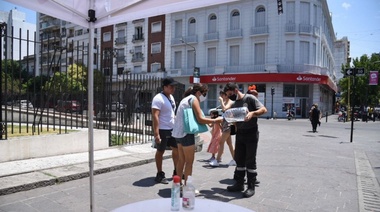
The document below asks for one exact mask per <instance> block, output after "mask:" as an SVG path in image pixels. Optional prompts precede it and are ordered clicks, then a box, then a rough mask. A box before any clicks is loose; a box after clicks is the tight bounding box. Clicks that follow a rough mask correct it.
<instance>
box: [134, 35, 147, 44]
mask: <svg viewBox="0 0 380 212" xmlns="http://www.w3.org/2000/svg"><path fill="white" fill-rule="evenodd" d="M142 41H144V34H139V35H133V38H132V43H136V42H142Z"/></svg>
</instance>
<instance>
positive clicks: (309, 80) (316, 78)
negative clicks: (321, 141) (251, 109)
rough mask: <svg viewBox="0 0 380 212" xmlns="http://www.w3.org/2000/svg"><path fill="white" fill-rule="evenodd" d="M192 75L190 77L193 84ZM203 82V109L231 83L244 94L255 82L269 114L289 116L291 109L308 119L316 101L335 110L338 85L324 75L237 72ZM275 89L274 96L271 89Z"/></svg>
mask: <svg viewBox="0 0 380 212" xmlns="http://www.w3.org/2000/svg"><path fill="white" fill-rule="evenodd" d="M192 80H193V78H192V77H191V78H190V82H189V83H192ZM200 81H201V82H202V83H206V84H207V85H208V87H209V95H208V99H207V101H206V102H205V103H204V104H203V110H204V111H207V110H208V109H209V108H213V107H216V106H217V105H218V104H219V102H218V96H219V91H221V90H223V88H224V86H225V84H226V83H228V82H235V83H237V84H238V85H239V88H240V90H241V91H242V92H243V93H245V92H246V91H247V89H248V85H249V84H255V85H256V87H257V91H258V92H259V99H260V101H261V102H263V103H264V105H265V106H266V107H267V109H268V113H267V114H266V116H268V117H270V116H271V111H272V110H273V112H274V114H275V115H277V117H280V118H281V117H286V113H287V111H288V110H289V109H292V110H294V111H295V113H296V117H299V118H306V117H307V116H308V111H309V109H310V107H311V105H312V104H313V103H318V105H319V108H320V109H321V111H322V112H323V113H325V112H329V113H330V112H331V111H333V107H334V103H335V102H334V96H335V93H336V91H337V87H336V85H335V84H334V83H333V82H332V80H331V79H330V78H329V77H328V76H325V75H313V74H289V73H287V74H279V73H268V74H265V73H263V74H235V75H209V76H201V78H200ZM272 88H274V95H273V98H272V95H271V89H272Z"/></svg>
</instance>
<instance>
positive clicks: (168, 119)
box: [152, 77, 178, 184]
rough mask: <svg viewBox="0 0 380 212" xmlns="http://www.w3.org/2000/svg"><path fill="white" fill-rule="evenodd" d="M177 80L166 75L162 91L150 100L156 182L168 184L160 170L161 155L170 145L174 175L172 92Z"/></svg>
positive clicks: (176, 157)
mask: <svg viewBox="0 0 380 212" xmlns="http://www.w3.org/2000/svg"><path fill="white" fill-rule="evenodd" d="M176 84H177V82H176V81H174V79H173V78H171V77H166V78H164V79H163V81H162V92H160V93H158V94H156V96H154V98H153V100H152V117H153V133H154V140H155V142H156V148H157V150H156V155H155V160H156V168H157V174H156V178H155V181H156V182H157V183H163V184H168V180H167V179H166V177H165V172H163V171H162V161H163V155H164V153H165V150H166V148H167V147H171V150H172V160H173V165H174V170H173V175H176V169H175V168H176V165H177V162H178V148H177V142H176V141H175V138H174V137H172V130H173V127H174V117H175V110H176V105H175V100H174V97H173V93H174V91H175V86H176Z"/></svg>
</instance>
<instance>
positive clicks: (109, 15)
mask: <svg viewBox="0 0 380 212" xmlns="http://www.w3.org/2000/svg"><path fill="white" fill-rule="evenodd" d="M5 1H8V2H11V3H14V4H17V5H20V6H23V7H26V8H29V9H32V10H35V11H37V12H40V13H44V14H46V15H49V16H53V17H56V18H59V19H62V20H65V21H69V22H72V23H74V24H78V25H80V26H83V27H88V26H89V24H88V21H87V20H88V17H89V16H88V11H89V9H92V10H94V11H95V17H96V18H97V20H96V22H95V23H94V27H95V28H98V27H103V26H108V25H113V24H117V23H122V22H127V21H132V20H136V19H141V18H148V17H153V16H157V15H162V14H169V13H174V12H181V11H185V10H191V9H196V8H201V7H208V6H212V5H216V4H223V3H228V2H234V1H237V0H5ZM91 4H93V6H91Z"/></svg>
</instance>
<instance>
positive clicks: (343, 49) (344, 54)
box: [334, 37, 350, 81]
mask: <svg viewBox="0 0 380 212" xmlns="http://www.w3.org/2000/svg"><path fill="white" fill-rule="evenodd" d="M334 48H335V51H334V58H335V71H336V78H337V81H339V79H341V78H343V77H344V76H343V74H342V65H343V66H344V65H347V63H348V58H349V57H350V41H348V38H347V37H343V38H342V39H339V40H337V41H335V44H334Z"/></svg>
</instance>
